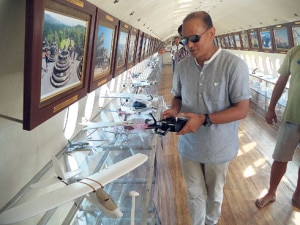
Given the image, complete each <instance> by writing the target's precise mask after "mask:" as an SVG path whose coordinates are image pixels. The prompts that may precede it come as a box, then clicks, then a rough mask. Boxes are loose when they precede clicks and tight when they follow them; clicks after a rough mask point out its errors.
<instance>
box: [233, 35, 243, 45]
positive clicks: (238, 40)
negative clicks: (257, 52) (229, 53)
mask: <svg viewBox="0 0 300 225" xmlns="http://www.w3.org/2000/svg"><path fill="white" fill-rule="evenodd" d="M233 36H234V42H235V48H236V49H241V48H242V41H241V34H240V32H237V33H234V34H233Z"/></svg>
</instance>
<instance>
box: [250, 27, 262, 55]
mask: <svg viewBox="0 0 300 225" xmlns="http://www.w3.org/2000/svg"><path fill="white" fill-rule="evenodd" d="M249 39H250V42H249V43H250V48H251V50H252V51H259V50H260V43H259V38H258V30H257V29H251V30H249Z"/></svg>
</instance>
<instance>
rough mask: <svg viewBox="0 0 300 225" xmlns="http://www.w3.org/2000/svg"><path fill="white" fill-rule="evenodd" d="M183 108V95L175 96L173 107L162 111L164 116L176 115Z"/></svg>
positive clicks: (172, 102)
mask: <svg viewBox="0 0 300 225" xmlns="http://www.w3.org/2000/svg"><path fill="white" fill-rule="evenodd" d="M180 109H181V97H173V98H172V101H171V107H170V108H169V109H167V110H166V111H164V112H163V113H162V116H163V118H169V117H176V116H177V115H178V113H179V112H180Z"/></svg>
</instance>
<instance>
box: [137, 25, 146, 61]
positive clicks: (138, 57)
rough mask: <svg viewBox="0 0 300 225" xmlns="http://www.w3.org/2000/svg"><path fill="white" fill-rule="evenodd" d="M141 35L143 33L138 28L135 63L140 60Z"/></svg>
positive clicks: (142, 35)
mask: <svg viewBox="0 0 300 225" xmlns="http://www.w3.org/2000/svg"><path fill="white" fill-rule="evenodd" d="M143 37H144V33H143V32H142V31H141V30H139V34H138V39H137V41H138V42H137V49H136V57H135V63H139V62H140V61H141V55H142V54H141V53H142V46H143Z"/></svg>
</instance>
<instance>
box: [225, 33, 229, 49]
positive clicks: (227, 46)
mask: <svg viewBox="0 0 300 225" xmlns="http://www.w3.org/2000/svg"><path fill="white" fill-rule="evenodd" d="M224 41H225V48H230V43H229V37H228V34H225V35H224Z"/></svg>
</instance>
